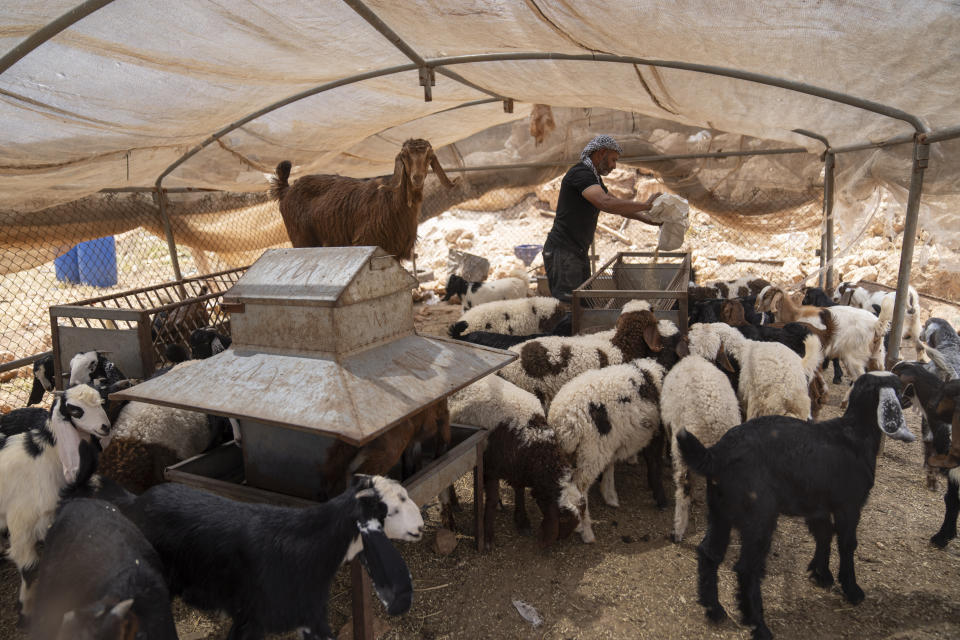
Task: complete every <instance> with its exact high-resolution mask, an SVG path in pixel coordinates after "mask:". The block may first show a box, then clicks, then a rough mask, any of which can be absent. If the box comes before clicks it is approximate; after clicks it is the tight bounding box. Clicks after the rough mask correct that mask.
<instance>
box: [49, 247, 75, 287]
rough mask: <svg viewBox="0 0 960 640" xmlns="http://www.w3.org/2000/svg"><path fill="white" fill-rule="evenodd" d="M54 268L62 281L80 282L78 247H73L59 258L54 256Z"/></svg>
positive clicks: (58, 278)
mask: <svg viewBox="0 0 960 640" xmlns="http://www.w3.org/2000/svg"><path fill="white" fill-rule="evenodd" d="M53 270H54V272H55V273H56V274H57V280H59V281H60V282H69V283H70V284H78V283H79V282H80V267H79V265H78V264H77V248H76V247H73V248H72V249H70V251H67V252H66V253H65V254H63V255H62V256H60V257H59V258H54V259H53Z"/></svg>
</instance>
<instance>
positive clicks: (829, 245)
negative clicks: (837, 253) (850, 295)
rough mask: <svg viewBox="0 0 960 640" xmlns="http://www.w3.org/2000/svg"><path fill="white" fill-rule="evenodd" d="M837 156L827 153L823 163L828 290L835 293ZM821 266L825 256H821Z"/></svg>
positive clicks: (824, 238) (826, 282)
mask: <svg viewBox="0 0 960 640" xmlns="http://www.w3.org/2000/svg"><path fill="white" fill-rule="evenodd" d="M835 159H836V158H835V156H834V155H833V152H831V151H829V150H828V151H827V152H826V153H825V154H824V161H823V218H824V226H825V227H826V228H825V229H824V234H823V243H824V249H825V251H826V254H827V255H826V256H825V257H826V264H827V275H826V280H825V284H826V290H827V291H833V174H834V171H833V170H834V161H835ZM820 259H821V264H822V263H823V260H824V256H823V255H821V257H820Z"/></svg>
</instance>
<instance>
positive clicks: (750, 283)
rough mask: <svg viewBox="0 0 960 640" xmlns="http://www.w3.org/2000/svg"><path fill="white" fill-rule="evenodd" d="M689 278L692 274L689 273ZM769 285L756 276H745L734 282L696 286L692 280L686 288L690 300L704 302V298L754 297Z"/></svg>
mask: <svg viewBox="0 0 960 640" xmlns="http://www.w3.org/2000/svg"><path fill="white" fill-rule="evenodd" d="M691 277H693V274H692V273H691ZM769 284H770V283H769V282H767V281H766V280H764V279H763V278H760V277H758V276H755V275H752V274H747V275H745V276H743V277H741V278H738V279H736V280H730V281H727V282H714V283H711V284H707V285H703V286H697V285H696V283H694V282H693V281H692V280H691V282H690V285H689V286H688V287H687V295H688V296H689V298H690V300H704V299H706V298H728V299H729V298H737V297H745V296H749V295H756V294H758V293H760V291H761V290H762V289H763V288H764V287H766V286H768V285H769Z"/></svg>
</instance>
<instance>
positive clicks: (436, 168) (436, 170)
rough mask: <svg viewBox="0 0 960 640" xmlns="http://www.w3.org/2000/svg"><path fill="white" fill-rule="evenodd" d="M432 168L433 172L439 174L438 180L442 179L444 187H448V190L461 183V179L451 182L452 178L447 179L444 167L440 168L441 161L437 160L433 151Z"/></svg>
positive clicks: (431, 152)
mask: <svg viewBox="0 0 960 640" xmlns="http://www.w3.org/2000/svg"><path fill="white" fill-rule="evenodd" d="M430 168H431V169H433V172H434V173H435V174H437V177H438V178H440V182H442V183H443V186H445V187H447V188H448V189H449V188H450V187H452V186H454V185H455V184H456V183H457V182H459V179H458V180H455V181H451V180H450V178H448V177H447V174H446V173H444V172H443V167H441V166H440V160H438V159H437V154H435V153H434V152H433V149H431V150H430Z"/></svg>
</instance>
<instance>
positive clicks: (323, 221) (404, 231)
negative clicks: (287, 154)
mask: <svg viewBox="0 0 960 640" xmlns="http://www.w3.org/2000/svg"><path fill="white" fill-rule="evenodd" d="M290 167H291V165H290V162H289V161H286V160H285V161H283V162H281V163H280V164H278V165H277V173H276V175H275V176H274V177H273V178H272V179H271V187H270V192H271V194H272V195H273V196H274V197H276V198H277V199H278V200H279V201H280V214H281V215H282V216H283V224H284V226H286V228H287V235H289V236H290V242H292V243H293V246H294V247H349V246H354V247H356V246H373V245H375V246H378V247H382V248H383V249H384V250H385V251H387V252H388V253H391V254H393V255H395V256H397V257H398V258H405V259H407V260H409V259H410V258H412V257H413V245H414V243H415V242H416V240H417V222H418V220H419V218H420V205H421V204H422V203H423V181H424V179H425V178H426V177H427V169H428V167H433V171H434V173H436V174H437V177H438V178H440V181H441V182H442V183H443V184H444V185H446V186H447V187H452V186H453V183H452V182H451V181H450V180H449V179H448V178H447V176H446V174H445V173H444V172H443V168H442V167H441V166H440V161H439V160H437V156H436V154H434V152H433V148H432V147H431V146H430V143H429V142H427V141H426V140H421V139H410V140H407V141H406V142H404V143H403V148H401V149H400V153H398V154H397V158H396V163H395V164H394V169H393V175H392V176H390V177H381V178H373V179H366V180H360V179H356V178H348V177H346V176H334V175H310V176H304V177H302V178H300V179H299V180H297V181H296V182H295V183H294V184H293V185H292V186H291V185H290V184H289V183H288V182H287V180H288V179H289V177H290Z"/></svg>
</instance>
